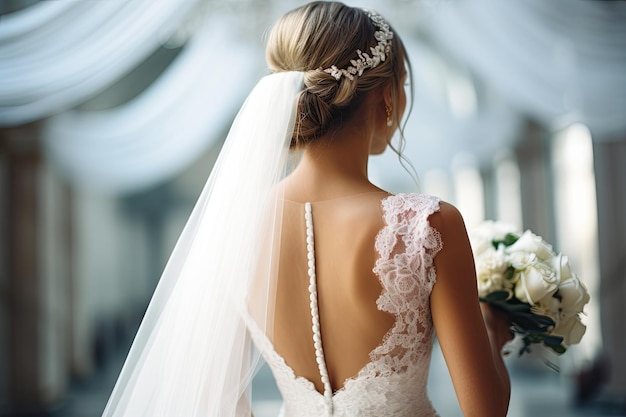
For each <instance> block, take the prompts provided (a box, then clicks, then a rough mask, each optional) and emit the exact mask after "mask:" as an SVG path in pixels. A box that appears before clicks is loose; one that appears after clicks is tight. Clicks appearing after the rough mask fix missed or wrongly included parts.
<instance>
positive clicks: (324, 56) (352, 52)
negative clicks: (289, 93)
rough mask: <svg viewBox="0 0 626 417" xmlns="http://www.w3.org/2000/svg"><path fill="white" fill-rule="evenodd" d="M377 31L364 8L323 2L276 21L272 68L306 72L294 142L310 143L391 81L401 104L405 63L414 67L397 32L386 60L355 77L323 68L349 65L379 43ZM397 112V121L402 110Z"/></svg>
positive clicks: (271, 37)
mask: <svg viewBox="0 0 626 417" xmlns="http://www.w3.org/2000/svg"><path fill="white" fill-rule="evenodd" d="M376 30H378V29H377V28H376V26H375V25H374V24H373V23H372V21H371V19H370V18H369V17H368V15H367V14H366V13H365V12H364V11H363V10H362V9H358V8H353V7H349V6H346V5H344V4H342V3H338V2H321V1H320V2H312V3H309V4H306V5H304V6H301V7H299V8H297V9H294V10H292V11H291V12H288V13H287V14H285V15H284V16H282V17H281V18H280V19H279V20H278V22H277V23H276V24H275V25H274V27H273V28H272V31H271V32H270V35H269V39H268V43H267V50H266V56H267V63H268V66H269V68H270V70H271V71H273V72H279V71H302V72H304V73H305V74H304V87H303V90H302V93H301V94H300V98H299V103H298V117H297V120H296V126H295V128H294V133H293V137H292V142H291V145H292V146H297V145H300V144H306V143H309V142H311V141H312V140H315V139H316V138H318V137H320V136H322V135H324V134H326V133H327V132H329V131H331V130H332V129H333V128H336V127H339V126H340V125H341V123H342V122H343V121H346V120H348V119H349V118H350V117H352V115H353V114H354V113H355V111H356V110H358V108H359V107H360V105H361V104H362V103H363V102H364V100H363V99H364V98H365V97H366V96H367V94H369V93H370V92H371V91H374V90H376V89H379V88H381V87H384V86H386V85H388V84H389V85H390V86H391V99H392V103H394V107H395V108H398V105H397V103H398V100H399V97H400V89H401V88H404V87H403V85H402V81H403V77H404V74H405V72H406V68H405V66H406V67H408V68H409V69H410V64H409V62H408V59H407V56H406V50H405V48H404V45H403V44H402V41H401V40H400V38H399V37H398V36H397V34H396V33H395V32H394V37H393V39H392V40H391V52H390V54H389V56H388V57H387V59H386V60H385V61H384V62H381V63H380V64H379V65H378V66H376V67H375V68H368V69H366V70H365V71H364V72H363V74H362V75H360V76H355V77H354V80H350V79H348V78H346V77H341V79H340V80H337V79H335V78H334V77H333V76H332V75H331V74H329V73H327V72H324V71H323V70H322V69H323V68H330V67H331V66H332V65H335V66H337V67H338V68H347V67H348V66H349V65H350V60H353V59H355V58H356V56H357V50H361V51H365V52H368V51H369V50H370V47H374V46H376V44H377V41H376V39H375V38H374V32H375V31H376ZM392 30H393V29H392ZM409 76H410V70H409ZM394 116H395V118H396V119H397V120H395V122H396V125H397V126H399V125H400V120H399V118H400V114H399V112H394Z"/></svg>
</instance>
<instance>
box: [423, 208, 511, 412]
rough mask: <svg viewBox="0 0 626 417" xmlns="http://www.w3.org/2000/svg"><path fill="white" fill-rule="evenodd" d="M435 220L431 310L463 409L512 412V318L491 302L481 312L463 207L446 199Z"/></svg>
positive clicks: (432, 218) (468, 410)
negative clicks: (439, 244)
mask: <svg viewBox="0 0 626 417" xmlns="http://www.w3.org/2000/svg"><path fill="white" fill-rule="evenodd" d="M430 223H431V225H432V226H433V227H435V228H436V229H437V230H439V232H440V233H441V238H442V241H443V248H442V249H441V251H440V252H439V253H438V254H437V256H436V257H435V268H436V270H437V281H436V283H435V285H434V287H433V291H432V294H431V297H430V304H431V311H432V315H433V323H434V326H435V330H436V332H437V338H438V339H439V344H440V346H441V350H442V352H443V355H444V358H445V360H446V364H447V366H448V370H449V372H450V375H451V377H452V382H453V384H454V389H455V391H456V395H457V398H458V400H459V404H460V406H461V410H462V411H463V415H464V416H465V417H473V416H480V417H490V416H494V417H495V416H506V413H507V410H508V406H509V399H510V394H511V386H510V379H509V375H508V373H507V371H506V367H505V365H504V362H503V360H502V356H501V354H500V350H501V349H502V345H503V344H504V343H506V341H507V340H508V339H510V336H509V334H508V324H507V323H506V320H505V319H504V318H503V317H501V316H499V315H498V314H497V313H496V314H491V313H492V312H491V311H490V309H489V308H488V307H487V309H486V310H485V317H483V314H482V313H481V307H480V303H479V302H478V290H477V286H476V272H475V269H474V259H473V256H472V251H471V248H470V244H469V239H468V237H467V232H466V230H465V224H464V223H463V219H462V217H461V215H460V213H459V212H458V211H457V210H456V208H455V207H453V206H451V205H449V204H447V203H442V204H441V210H440V212H439V213H435V214H433V215H432V216H431V218H430ZM486 323H487V325H486Z"/></svg>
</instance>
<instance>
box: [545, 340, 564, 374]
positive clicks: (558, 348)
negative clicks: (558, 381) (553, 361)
mask: <svg viewBox="0 0 626 417" xmlns="http://www.w3.org/2000/svg"><path fill="white" fill-rule="evenodd" d="M548 347H549V348H550V349H552V350H553V351H554V352H555V353H557V354H559V355H562V354H564V353H565V351H566V350H567V349H566V348H564V347H563V345H558V346H548ZM557 371H558V369H557Z"/></svg>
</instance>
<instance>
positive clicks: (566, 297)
mask: <svg viewBox="0 0 626 417" xmlns="http://www.w3.org/2000/svg"><path fill="white" fill-rule="evenodd" d="M557 289H558V292H559V296H560V297H561V309H562V311H561V317H562V318H570V317H572V316H574V315H576V314H578V313H580V312H582V311H583V308H584V307H585V304H587V303H588V302H589V298H590V297H589V293H588V292H587V288H585V285H584V284H583V283H582V282H580V280H579V279H578V276H576V274H571V275H570V277H569V278H568V279H566V280H565V281H562V282H561V283H560V284H559V286H558V287H557Z"/></svg>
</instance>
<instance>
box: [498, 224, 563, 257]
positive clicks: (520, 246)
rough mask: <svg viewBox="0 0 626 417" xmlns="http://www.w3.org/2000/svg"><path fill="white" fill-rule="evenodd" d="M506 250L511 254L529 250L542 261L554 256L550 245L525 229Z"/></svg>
mask: <svg viewBox="0 0 626 417" xmlns="http://www.w3.org/2000/svg"><path fill="white" fill-rule="evenodd" d="M507 251H508V252H509V253H511V254H512V253H514V252H519V251H521V252H531V253H534V254H536V255H537V257H538V258H539V259H541V260H542V261H545V260H548V259H551V258H552V257H553V256H554V252H553V251H552V246H550V245H549V244H548V243H547V242H545V241H544V240H543V239H542V238H541V237H539V236H537V235H536V234H534V233H532V232H531V231H530V230H527V231H525V232H524V234H523V235H521V236H520V238H519V239H517V241H516V242H515V243H513V244H512V245H511V246H509V247H508V248H507Z"/></svg>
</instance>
